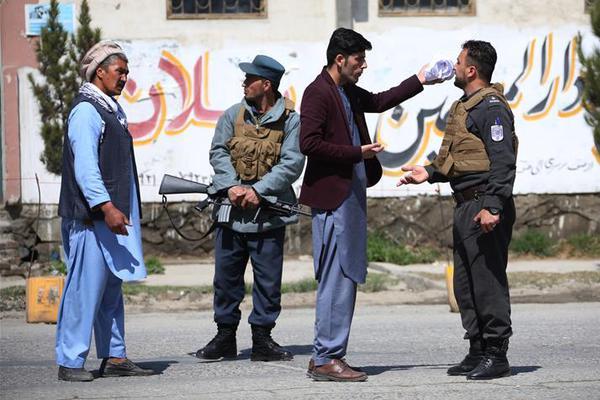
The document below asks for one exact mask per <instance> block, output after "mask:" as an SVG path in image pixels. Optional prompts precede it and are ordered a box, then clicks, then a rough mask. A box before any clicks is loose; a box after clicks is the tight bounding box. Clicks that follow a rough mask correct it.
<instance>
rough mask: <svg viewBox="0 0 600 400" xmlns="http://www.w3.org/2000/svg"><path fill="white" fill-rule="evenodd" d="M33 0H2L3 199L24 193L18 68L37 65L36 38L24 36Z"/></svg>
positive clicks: (8, 201)
mask: <svg viewBox="0 0 600 400" xmlns="http://www.w3.org/2000/svg"><path fill="white" fill-rule="evenodd" d="M32 3H38V1H33V0H8V1H0V40H1V41H2V43H1V46H0V47H1V49H2V54H1V55H0V56H1V57H2V62H1V64H0V65H1V66H2V85H3V98H2V100H1V106H2V110H1V111H2V120H3V126H4V135H3V140H4V143H3V147H4V149H3V150H4V154H3V157H2V161H3V164H4V165H3V168H4V173H3V178H4V182H3V185H4V186H3V187H4V190H3V202H7V203H15V202H17V201H19V199H20V197H21V184H20V178H21V159H20V152H19V140H20V139H19V138H20V134H19V93H18V86H19V85H18V80H17V79H18V78H17V71H18V70H19V68H22V67H35V66H36V65H37V63H36V60H35V51H34V44H35V40H36V39H35V38H28V37H27V36H25V4H32Z"/></svg>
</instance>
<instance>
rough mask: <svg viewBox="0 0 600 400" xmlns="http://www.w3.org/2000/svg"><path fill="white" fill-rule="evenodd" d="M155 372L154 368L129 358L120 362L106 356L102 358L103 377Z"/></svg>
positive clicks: (101, 373)
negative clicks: (146, 366)
mask: <svg viewBox="0 0 600 400" xmlns="http://www.w3.org/2000/svg"><path fill="white" fill-rule="evenodd" d="M155 373H156V372H155V371H154V370H152V369H149V368H142V367H140V366H139V365H137V364H135V363H134V362H133V361H131V360H130V359H128V358H126V359H125V361H123V362H119V363H118V362H114V361H111V360H110V359H108V358H105V359H103V360H102V364H100V376H101V377H103V378H108V377H117V376H149V375H154V374H155Z"/></svg>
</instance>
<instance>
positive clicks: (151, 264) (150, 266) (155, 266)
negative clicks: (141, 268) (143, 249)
mask: <svg viewBox="0 0 600 400" xmlns="http://www.w3.org/2000/svg"><path fill="white" fill-rule="evenodd" d="M144 263H145V264H146V272H147V273H148V275H162V274H164V273H165V267H164V266H163V265H162V262H161V261H160V260H159V259H158V258H156V257H154V256H152V257H148V258H147V259H146V260H144Z"/></svg>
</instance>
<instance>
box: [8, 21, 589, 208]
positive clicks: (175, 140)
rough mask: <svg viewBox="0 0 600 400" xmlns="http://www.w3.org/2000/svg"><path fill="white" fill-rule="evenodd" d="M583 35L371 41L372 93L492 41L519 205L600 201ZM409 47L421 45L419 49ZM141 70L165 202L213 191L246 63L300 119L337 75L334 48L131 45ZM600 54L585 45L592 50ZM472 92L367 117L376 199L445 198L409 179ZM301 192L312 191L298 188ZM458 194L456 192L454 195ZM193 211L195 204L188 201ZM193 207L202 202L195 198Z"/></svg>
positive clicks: (445, 93)
mask: <svg viewBox="0 0 600 400" xmlns="http://www.w3.org/2000/svg"><path fill="white" fill-rule="evenodd" d="M578 31H581V32H584V33H585V34H586V35H587V32H588V29H587V27H583V26H570V27H563V28H561V29H559V30H554V31H543V30H540V29H535V30H521V31H515V30H510V29H507V28H503V27H491V26H485V27H484V26H478V25H472V26H469V27H466V28H464V29H462V30H452V31H442V32H440V31H432V30H425V29H417V28H410V29H397V30H395V31H392V32H389V33H388V34H386V35H369V34H365V36H366V37H367V38H368V39H369V40H370V41H371V42H372V44H373V50H372V51H370V52H368V53H367V62H368V65H369V67H368V69H367V70H366V71H365V73H364V74H363V76H362V77H361V81H360V83H359V84H360V86H362V87H364V88H367V89H369V90H371V91H374V92H377V91H382V90H385V89H387V88H389V87H391V86H394V85H396V84H398V83H399V82H401V81H402V80H403V79H405V78H407V77H408V76H410V75H411V74H413V73H416V72H417V71H418V70H419V68H420V67H421V66H422V65H423V64H425V63H427V62H429V61H432V60H435V59H438V58H449V59H452V60H454V59H455V58H456V56H457V55H458V53H459V51H460V48H461V43H462V42H464V41H465V40H467V39H471V38H476V39H481V40H488V41H490V42H491V43H492V44H493V45H494V46H495V48H496V50H497V52H498V63H497V65H496V71H495V72H494V79H493V80H494V81H498V82H502V83H503V84H504V86H505V92H506V94H507V96H508V98H509V100H510V101H511V106H512V108H513V112H514V114H515V125H516V130H517V134H518V136H519V139H520V147H519V157H518V165H517V180H516V184H515V192H516V193H590V192H599V191H600V180H599V179H594V177H597V176H599V173H600V157H599V156H598V155H597V154H594V152H593V139H592V134H591V129H590V127H589V126H587V124H586V123H585V121H584V118H583V111H582V109H581V102H580V95H581V81H580V80H579V79H578V76H579V66H578V65H577V62H576V50H575V42H574V37H575V36H576V35H577V32H578ZM398 38H412V39H411V40H410V41H406V40H401V41H400V40H398ZM123 45H124V47H125V48H126V52H127V54H128V56H129V59H130V65H129V67H130V70H131V74H130V80H129V82H128V85H127V87H126V90H125V91H124V93H123V94H122V95H121V97H120V99H119V101H120V103H121V104H122V105H123V107H124V108H125V110H126V112H127V115H128V119H129V123H130V129H131V132H132V134H133V136H134V138H135V144H136V146H135V152H136V158H137V162H138V170H139V174H140V182H141V185H142V199H143V200H144V201H146V202H150V201H159V200H160V197H159V196H158V194H157V191H158V185H159V184H160V179H161V177H162V175H163V174H165V173H169V174H174V175H178V176H182V177H184V178H188V179H193V180H197V181H202V182H208V181H210V176H211V174H212V170H211V168H210V164H209V162H208V151H209V148H210V142H211V139H212V135H213V130H214V126H215V123H216V120H217V118H218V116H219V115H220V114H221V113H222V112H223V111H224V110H225V109H227V108H228V107H230V106H231V105H233V104H234V103H236V102H239V101H240V99H241V97H242V95H243V92H242V88H241V82H242V79H243V73H242V72H241V71H240V70H239V69H238V68H237V64H238V63H239V62H241V61H251V60H252V58H254V56H255V55H256V54H267V55H270V56H272V57H274V58H275V59H277V60H278V61H280V62H281V63H282V64H283V65H284V66H285V67H286V70H287V72H286V75H285V76H284V78H283V80H282V83H281V86H280V90H281V91H282V92H284V93H286V95H288V96H289V97H291V98H292V99H294V100H295V101H296V108H297V110H299V108H300V102H301V99H302V93H303V91H304V88H305V87H306V86H307V85H308V84H310V82H312V80H313V79H314V78H315V76H316V75H317V74H318V73H319V72H320V70H321V68H322V66H323V64H325V48H326V43H303V42H298V43H285V44H279V45H275V46H273V45H268V44H266V43H261V44H260V45H257V46H256V47H251V46H243V47H241V46H240V45H236V43H235V42H231V43H227V44H226V45H225V46H224V47H223V48H222V49H220V50H213V51H210V52H209V51H207V50H206V48H205V47H203V46H201V44H198V46H185V47H184V46H180V45H178V43H176V42H173V41H160V40H154V41H132V42H125V43H123ZM591 45H592V44H591V43H588V42H586V41H585V40H584V46H585V48H586V49H587V47H590V46H591ZM24 74H25V72H23V73H22V75H21V76H20V78H21V79H20V82H21V95H22V96H21V110H24V109H25V110H27V109H30V110H33V111H31V112H29V114H27V113H24V114H22V116H21V125H22V128H23V129H22V130H21V132H26V135H24V136H25V137H23V138H22V140H21V152H22V158H21V159H22V160H23V161H22V176H23V185H22V186H23V200H24V201H25V202H37V188H36V186H35V184H34V182H35V181H34V178H33V177H34V174H35V173H37V174H38V176H40V181H41V182H42V197H43V200H42V202H44V203H53V202H57V201H58V191H59V178H57V177H53V176H52V175H51V174H48V173H47V172H45V169H44V168H43V165H42V164H41V163H40V162H39V155H40V153H41V149H42V141H41V139H40V137H39V133H38V132H39V123H38V122H36V121H38V119H37V113H36V111H35V108H36V107H35V102H34V100H33V98H32V95H31V92H30V89H29V88H28V84H27V82H26V79H22V78H23V76H24ZM461 95H462V91H460V90H459V89H457V88H456V87H454V86H453V85H452V83H451V82H446V83H444V84H441V85H436V86H428V87H426V88H425V91H424V92H423V93H421V94H419V95H417V96H416V97H415V98H413V99H410V100H408V101H406V102H405V103H403V104H402V105H401V107H397V108H395V109H393V110H389V111H388V112H386V113H383V114H381V115H375V114H371V115H368V116H367V122H368V125H369V130H370V133H371V135H372V136H373V137H375V138H376V139H377V140H378V141H380V142H382V143H384V144H385V153H384V154H382V155H381V158H380V160H381V161H382V163H383V164H384V171H385V172H384V174H385V176H384V178H383V179H382V181H381V182H380V183H379V184H378V185H377V186H375V187H374V188H371V189H369V195H370V196H376V197H382V196H385V197H387V196H411V195H417V194H432V193H435V188H436V186H434V185H429V184H425V185H420V186H408V187H401V188H397V187H396V182H397V181H398V179H399V176H401V171H400V167H401V166H402V165H406V164H423V163H428V157H429V158H431V157H432V156H433V155H434V154H435V152H436V151H437V150H438V148H439V146H440V144H441V135H442V130H443V128H444V124H445V120H444V118H445V116H446V113H447V112H448V109H449V108H450V105H451V104H452V102H453V101H454V100H456V99H458V98H459V97H460V96H461ZM296 186H297V187H299V186H300V182H297V183H296ZM442 193H443V194H448V193H449V187H448V185H442ZM179 198H181V199H184V198H186V197H185V196H181V197H179ZM192 198H193V197H192Z"/></svg>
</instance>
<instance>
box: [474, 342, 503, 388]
mask: <svg viewBox="0 0 600 400" xmlns="http://www.w3.org/2000/svg"><path fill="white" fill-rule="evenodd" d="M507 350H508V339H505V340H502V341H497V342H496V343H490V342H488V346H487V348H486V350H485V356H484V357H483V359H482V360H481V362H480V363H479V365H478V366H477V367H475V369H474V370H473V371H471V372H469V373H468V374H467V379H469V380H487V379H495V378H503V377H505V376H510V374H511V371H510V365H509V364H508V359H507V358H506V351H507Z"/></svg>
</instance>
